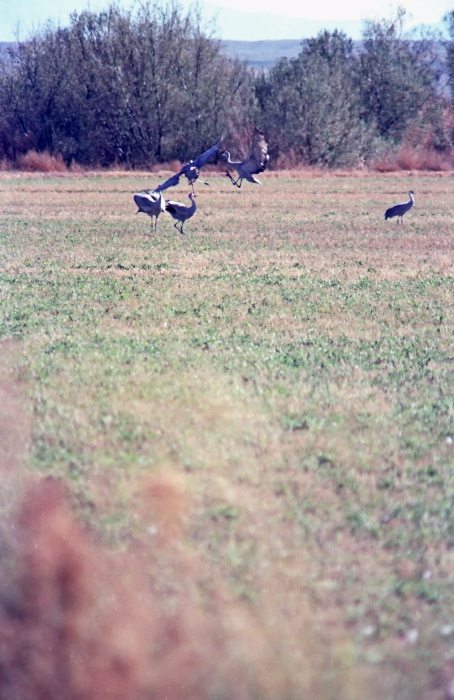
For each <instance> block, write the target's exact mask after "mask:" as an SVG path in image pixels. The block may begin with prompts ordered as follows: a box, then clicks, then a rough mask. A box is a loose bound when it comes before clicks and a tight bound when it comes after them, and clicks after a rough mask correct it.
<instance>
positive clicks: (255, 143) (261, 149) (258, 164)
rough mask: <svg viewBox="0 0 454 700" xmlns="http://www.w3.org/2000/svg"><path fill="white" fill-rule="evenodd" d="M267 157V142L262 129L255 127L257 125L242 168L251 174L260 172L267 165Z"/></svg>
mask: <svg viewBox="0 0 454 700" xmlns="http://www.w3.org/2000/svg"><path fill="white" fill-rule="evenodd" d="M269 159H270V157H269V155H268V144H267V142H266V139H265V134H264V133H263V131H260V129H257V127H254V136H253V139H252V146H251V150H250V151H249V154H248V157H247V158H246V160H245V161H244V162H243V169H244V170H246V172H248V173H250V174H251V175H254V174H255V173H261V172H263V171H264V170H265V168H266V166H267V165H268V161H269Z"/></svg>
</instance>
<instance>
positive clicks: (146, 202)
mask: <svg viewBox="0 0 454 700" xmlns="http://www.w3.org/2000/svg"><path fill="white" fill-rule="evenodd" d="M134 201H135V203H136V204H137V207H138V211H137V214H140V212H143V213H144V214H148V216H149V217H150V219H151V230H152V231H153V217H155V219H154V231H156V228H157V226H158V218H159V215H160V214H161V212H163V211H165V208H166V204H165V201H164V197H163V196H162V194H161V193H160V192H154V191H153V190H144V191H143V192H138V193H137V194H135V195H134Z"/></svg>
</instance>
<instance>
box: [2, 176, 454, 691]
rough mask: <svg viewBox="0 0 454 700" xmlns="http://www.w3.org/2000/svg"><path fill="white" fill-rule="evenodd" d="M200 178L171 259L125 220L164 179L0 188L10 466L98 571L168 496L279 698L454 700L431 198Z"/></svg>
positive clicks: (443, 269) (15, 180)
mask: <svg viewBox="0 0 454 700" xmlns="http://www.w3.org/2000/svg"><path fill="white" fill-rule="evenodd" d="M203 175H206V179H207V180H208V181H209V182H210V186H209V187H206V186H204V185H197V186H196V187H197V192H198V197H197V206H198V210H197V212H196V214H195V216H194V217H193V218H192V219H190V220H189V221H188V222H186V224H185V231H186V235H184V236H183V235H180V234H179V233H178V232H177V231H176V230H175V228H174V227H173V220H172V219H171V218H170V216H169V215H168V214H167V213H165V214H163V215H162V216H161V218H160V219H159V222H158V230H157V233H156V234H153V235H150V220H149V218H148V217H146V216H144V215H143V214H139V215H136V214H135V211H136V207H135V205H134V202H133V199H132V195H133V194H134V192H136V191H138V190H140V189H144V188H151V187H153V186H156V185H157V184H158V183H159V182H160V181H162V180H163V179H164V178H165V177H167V176H168V173H167V172H162V173H160V174H159V175H157V174H156V175H155V174H153V175H152V176H151V175H150V176H148V175H146V174H134V175H132V174H123V173H110V174H104V175H97V174H93V175H90V174H88V175H85V176H84V175H80V176H74V175H71V176H63V177H52V176H47V177H38V176H36V177H30V176H26V175H21V176H15V175H12V174H9V175H8V173H4V174H3V175H2V178H1V180H0V243H1V245H0V256H1V264H0V278H1V286H0V294H1V307H0V309H1V318H0V328H1V337H2V338H3V343H2V345H0V353H1V354H2V357H3V359H2V381H3V386H6V387H8V386H11V391H10V392H8V391H6V396H7V397H8V396H13V395H14V401H13V399H11V400H12V401H13V403H12V406H13V408H12V415H14V416H15V425H16V433H15V445H10V448H9V449H10V461H9V462H8V464H9V465H11V464H13V465H14V469H15V470H16V472H17V473H19V472H20V474H21V479H22V477H23V475H28V476H31V477H32V478H34V479H35V480H36V479H38V478H40V477H46V476H52V477H54V478H56V479H60V480H63V481H64V482H65V483H66V484H67V485H68V488H69V491H70V494H71V499H72V504H73V508H74V512H75V513H76V515H77V517H78V519H79V520H80V521H81V522H82V523H84V524H86V525H88V526H89V527H90V528H91V530H92V531H94V532H95V533H96V536H97V537H99V539H100V540H101V541H102V542H104V543H105V546H106V547H107V546H109V547H113V548H116V549H124V548H128V546H129V544H130V543H131V542H134V541H135V539H136V538H137V537H139V536H142V535H139V533H140V531H141V528H142V527H143V522H142V520H143V517H144V516H143V512H142V510H141V508H140V507H139V505H138V503H139V500H140V492H141V490H142V489H143V484H144V483H146V479H147V478H148V477H150V476H153V475H161V474H162V473H164V474H170V475H171V477H172V478H175V479H177V480H178V483H179V484H181V486H180V487H179V488H181V492H182V493H184V498H185V499H186V500H187V504H188V505H187V511H186V512H185V516H184V533H183V534H182V535H181V543H180V544H181V546H182V547H183V546H184V547H186V548H188V549H190V551H191V553H192V554H191V556H194V557H197V559H198V560H200V561H201V562H203V571H204V576H205V579H204V580H205V584H206V585H208V583H206V582H207V581H208V582H209V585H211V586H214V587H216V586H217V585H219V586H221V584H222V587H223V589H224V588H225V590H226V591H227V593H226V595H228V596H229V597H231V599H232V600H234V601H239V602H240V604H241V605H242V606H244V607H245V609H247V610H248V611H249V612H251V614H252V615H253V616H254V617H256V618H257V620H259V622H260V624H263V625H264V627H266V629H267V630H268V633H269V634H270V637H271V638H272V639H273V640H274V641H273V643H274V644H275V645H276V647H277V648H279V650H280V652H281V654H282V657H283V659H285V664H286V665H288V668H289V673H290V674H291V675H292V678H293V682H294V688H296V690H294V691H293V696H295V697H299V698H300V697H301V698H302V697H310V698H311V700H312V698H314V700H327V699H328V698H332V699H333V700H334V699H336V700H339V699H340V698H346V699H347V698H348V699H349V700H350V699H352V698H362V699H365V698H367V699H369V698H370V699H374V700H375V698H376V699H377V700H378V699H379V698H387V699H395V700H404V699H405V700H407V699H408V700H410V699H411V700H418V699H421V700H422V699H423V698H424V699H425V700H426V699H430V700H436V699H438V698H440V699H441V698H444V697H453V695H449V696H447V695H446V692H447V690H446V689H447V688H448V686H449V683H450V682H451V681H453V680H454V442H453V441H454V425H453V422H454V381H453V380H454V333H453V329H454V313H453V311H454V309H453V298H454V295H453V293H454V285H453V272H454V230H453V221H454V219H453V211H454V176H453V175H452V174H449V173H448V174H444V175H443V176H438V175H434V174H424V173H419V174H409V173H404V174H392V175H379V174H368V175H365V174H361V175H360V174H358V175H355V174H348V173H337V174H332V175H315V174H314V173H309V172H308V173H304V172H287V173H284V172H283V173H273V172H269V173H264V174H263V176H262V178H261V179H262V182H263V186H262V187H258V186H254V185H251V184H249V183H244V184H243V187H242V189H241V190H238V189H236V188H234V187H232V186H231V184H230V182H229V181H228V180H227V178H225V177H222V176H220V175H219V174H216V173H210V172H207V173H205V172H204V173H203ZM409 189H413V190H414V191H415V193H416V195H415V196H416V204H415V206H414V207H413V209H412V210H411V211H410V212H409V213H408V214H407V215H406V216H405V218H404V221H405V225H404V226H397V225H396V220H395V219H394V220H391V221H387V222H385V221H384V219H383V214H384V210H385V209H386V208H387V207H389V206H391V205H392V204H396V203H398V202H401V201H404V200H406V199H407V194H406V193H407V191H408V190H409ZM189 191H190V190H189V187H188V186H186V184H185V183H183V182H182V181H180V186H179V187H178V188H175V189H172V190H169V191H168V192H167V193H166V194H167V196H168V197H169V198H171V199H175V200H178V201H181V202H184V203H188V204H189V199H188V197H187V194H188V192H189ZM18 397H19V398H18ZM3 411H6V409H5V407H4V408H3ZM17 426H20V428H17ZM16 443H17V444H16ZM19 451H21V454H22V457H21V459H20V460H19V459H16V457H15V455H16V454H17V453H18V452H19ZM8 464H7V465H6V467H5V469H4V471H5V486H4V488H3V496H2V499H1V500H2V508H3V510H4V512H5V513H7V512H9V510H10V507H11V500H12V498H11V496H12V494H13V493H14V490H15V487H14V483H16V481H17V480H19V479H18V478H16V477H17V474H12V469H11V467H10V466H9V467H8ZM6 475H7V476H6ZM15 480H16V481H15ZM8 484H9V485H8ZM11 484H13V485H11ZM171 506H172V502H170V505H169V508H171ZM167 515H168V516H169V518H170V521H171V520H172V517H171V514H167ZM160 517H161V518H164V521H165V522H167V521H166V517H165V514H164V516H163V514H162V513H161V515H160ZM147 518H148V521H147V528H148V530H147V532H148V535H147V536H149V540H145V541H146V542H148V543H149V544H148V546H150V547H152V546H153V545H152V542H153V534H152V533H153V532H155V531H156V529H158V530H159V524H156V522H154V514H153V510H152V507H151V506H150V510H149V511H148V512H147V515H146V517H145V520H147ZM159 522H161V521H159ZM150 523H151V525H150ZM150 533H151V534H150ZM194 585H196V584H194ZM197 585H201V584H200V582H198V583H197ZM298 689H299V690H298ZM308 689H309V690H308ZM452 692H453V693H454V690H452ZM269 695H271V696H272V695H273V693H272V691H271V690H270V691H269ZM223 697H224V696H223ZM279 700H281V698H280V699H279Z"/></svg>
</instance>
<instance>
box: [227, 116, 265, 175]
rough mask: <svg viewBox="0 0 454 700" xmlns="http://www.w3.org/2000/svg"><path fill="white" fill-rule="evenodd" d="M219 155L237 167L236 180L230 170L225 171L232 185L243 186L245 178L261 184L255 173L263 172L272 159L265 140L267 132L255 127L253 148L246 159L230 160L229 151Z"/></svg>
mask: <svg viewBox="0 0 454 700" xmlns="http://www.w3.org/2000/svg"><path fill="white" fill-rule="evenodd" d="M219 157H220V158H223V159H224V160H225V161H226V163H228V164H229V165H231V166H232V167H233V168H235V170H236V171H237V173H238V177H237V179H236V180H235V179H234V178H233V177H232V176H231V175H230V173H229V171H228V170H226V171H225V174H226V176H227V177H229V178H230V180H231V181H232V185H236V186H237V187H241V183H242V182H243V180H247V181H248V182H253V183H255V184H256V185H261V184H262V183H261V182H260V181H259V180H257V178H256V177H254V175H255V174H256V173H261V172H263V171H264V170H265V168H266V166H267V165H268V161H269V159H270V157H269V155H268V144H267V142H266V140H265V134H264V133H263V132H262V131H260V129H257V127H255V128H254V136H253V139H252V146H251V150H250V151H249V154H248V156H247V158H245V160H238V161H237V160H230V153H229V151H220V152H219Z"/></svg>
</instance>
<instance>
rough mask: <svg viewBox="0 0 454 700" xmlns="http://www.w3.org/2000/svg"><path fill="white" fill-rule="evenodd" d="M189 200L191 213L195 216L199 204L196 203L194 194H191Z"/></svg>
mask: <svg viewBox="0 0 454 700" xmlns="http://www.w3.org/2000/svg"><path fill="white" fill-rule="evenodd" d="M189 198H190V200H191V206H190V207H189V211H190V212H191V214H194V213H195V210H196V209H197V204H196V203H195V197H193V196H192V194H190V195H189Z"/></svg>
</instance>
